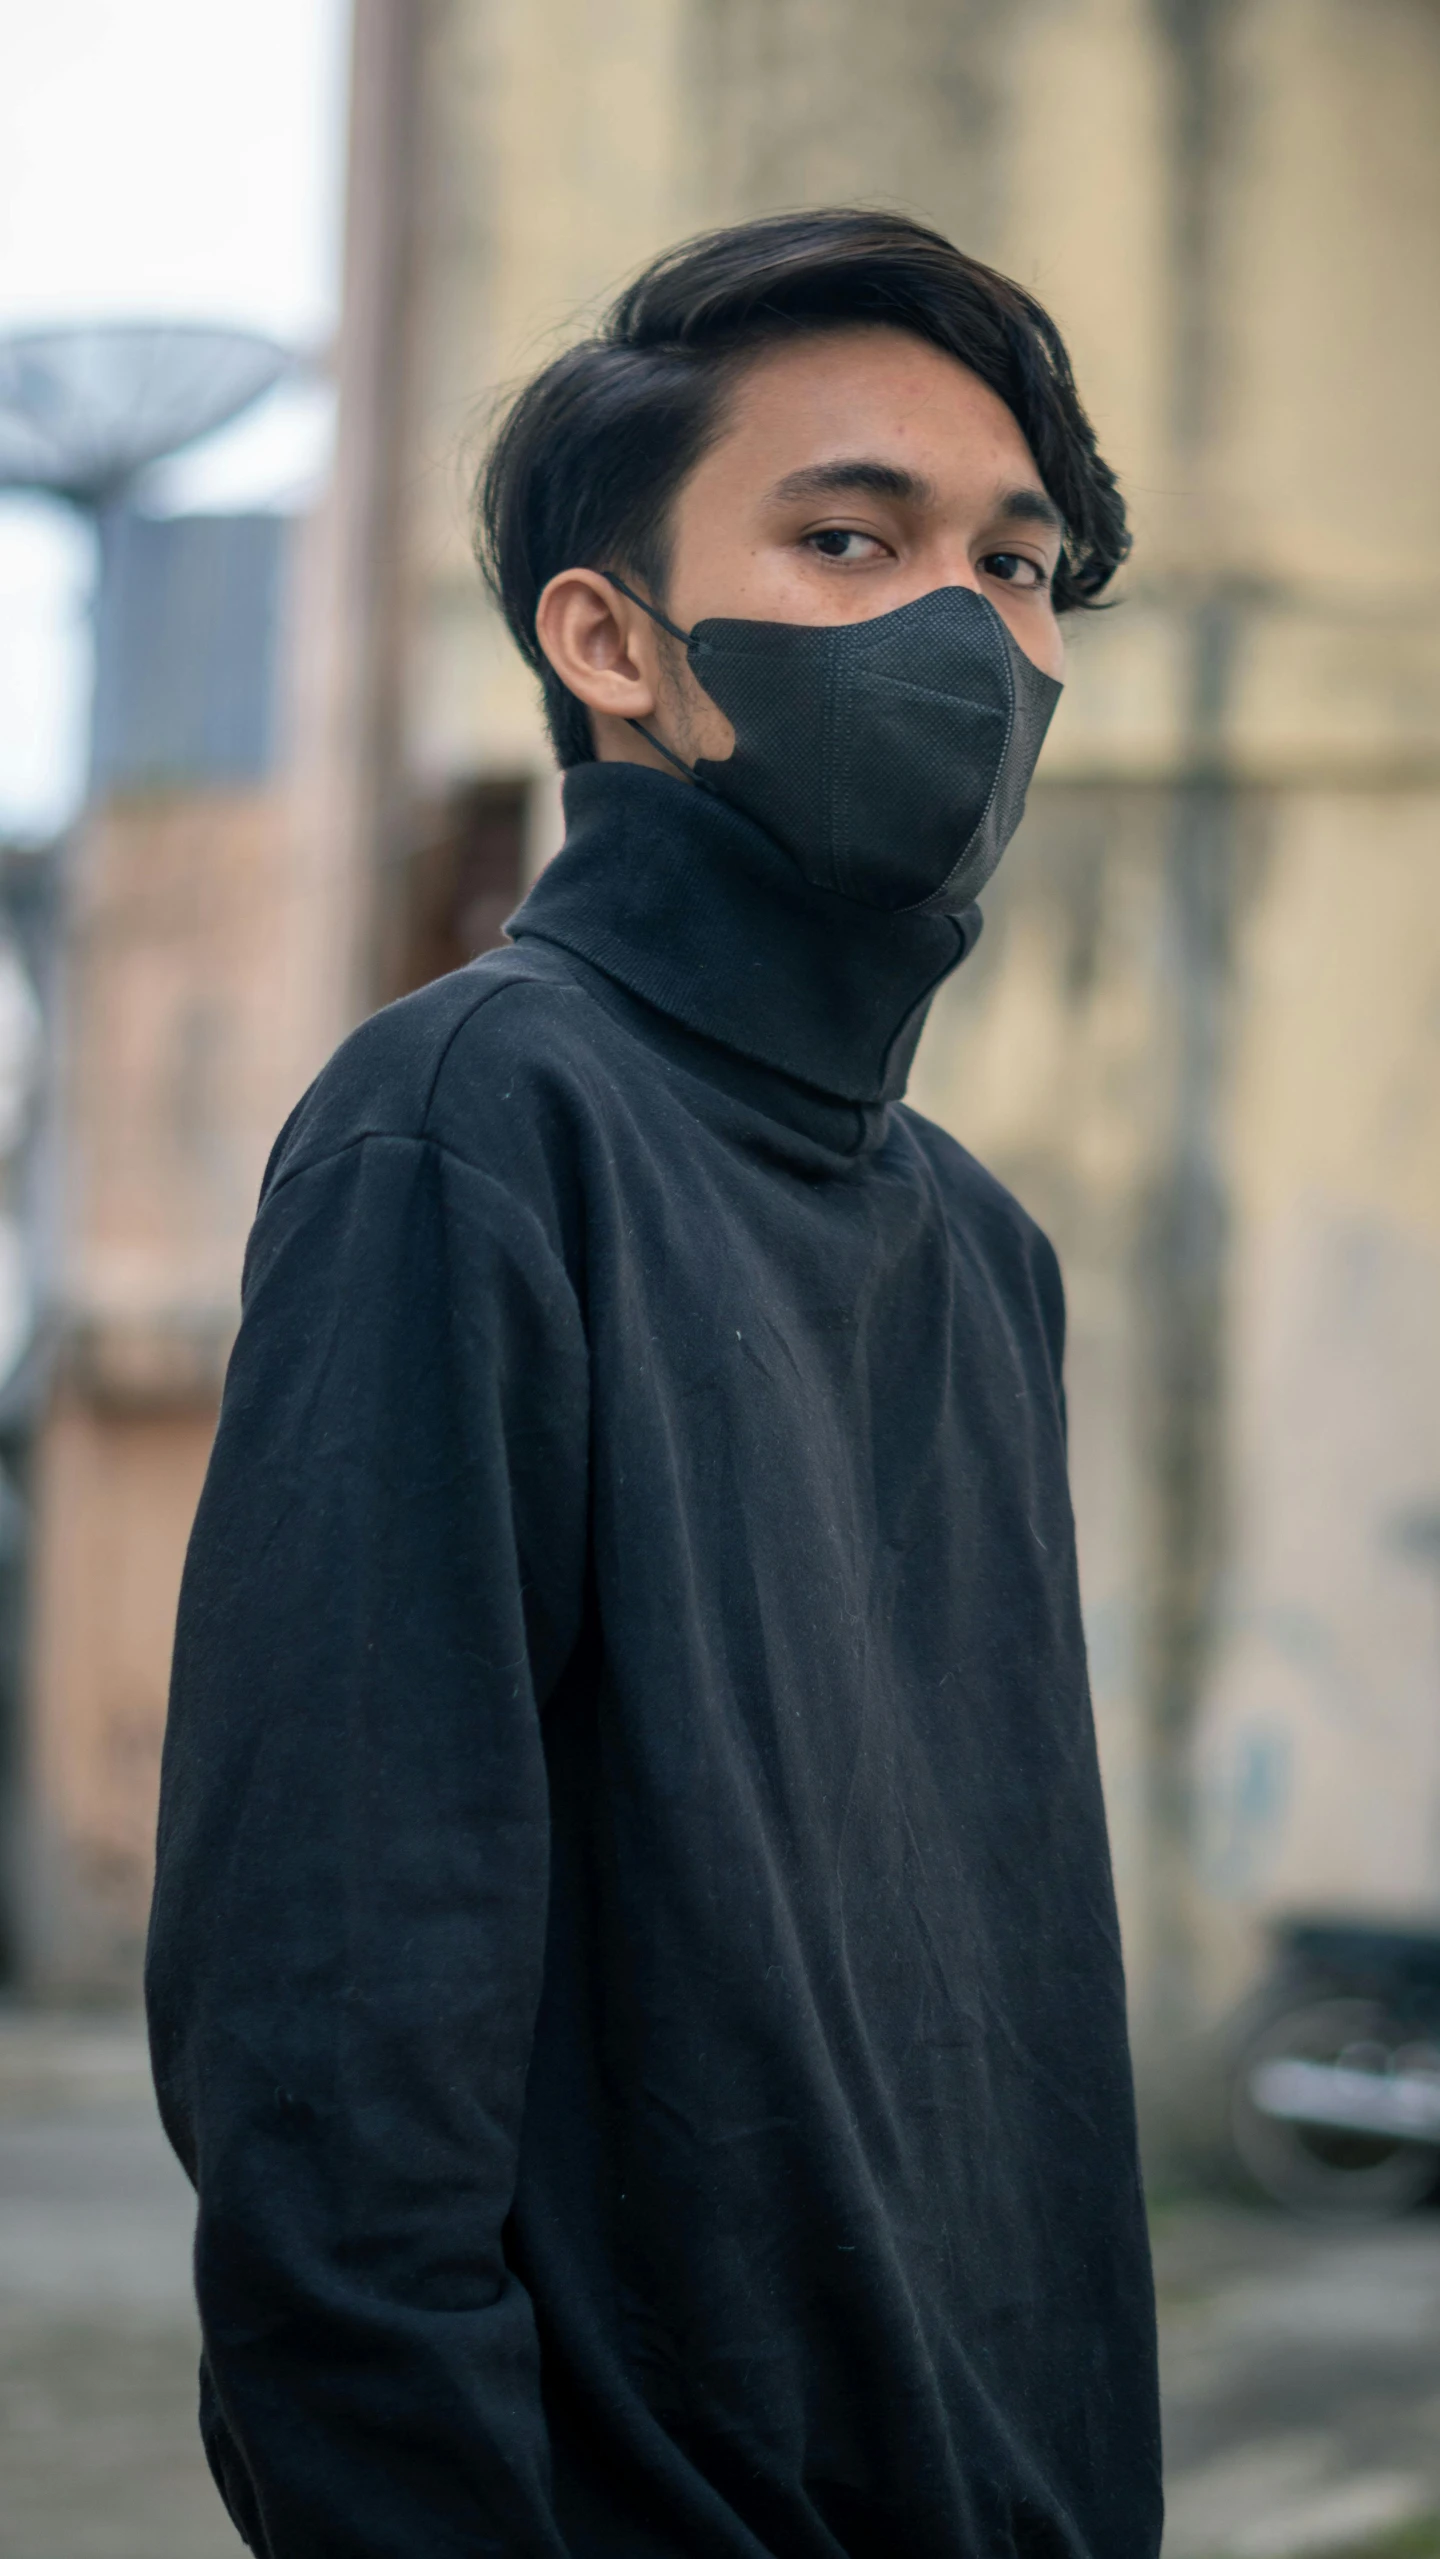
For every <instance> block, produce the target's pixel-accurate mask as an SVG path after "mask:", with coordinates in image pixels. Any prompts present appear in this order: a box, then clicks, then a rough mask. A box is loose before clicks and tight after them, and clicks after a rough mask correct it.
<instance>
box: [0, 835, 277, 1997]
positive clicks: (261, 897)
mask: <svg viewBox="0 0 1440 2559" xmlns="http://www.w3.org/2000/svg"><path fill="white" fill-rule="evenodd" d="M313 905H314V881H313V878H312V876H311V874H310V872H309V870H308V869H307V866H306V864H305V862H304V861H303V859H301V858H300V847H299V846H298V844H297V841H296V833H295V818H294V811H293V809H292V807H291V805H290V803H289V800H288V798H287V795H286V792H285V791H284V790H283V789H279V788H272V789H256V790H251V791H243V792H242V791H235V792H218V791H212V792H200V791H188V792H173V793H168V794H158V795H154V796H147V797H136V798H131V799H129V800H124V801H112V802H110V803H109V804H108V805H106V806H104V807H102V808H101V809H100V810H99V811H97V812H96V814H95V816H94V817H93V818H92V820H91V821H90V823H89V825H88V826H87V828H86V829H85V831H84V834H83V836H82V838H81V840H80V842H79V844H78V845H77V847H76V859H75V862H74V865H73V879H72V884H71V893H70V898H69V907H68V917H67V933H66V966H65V1026H64V1027H65V1036H64V1044H63V1045H64V1059H63V1093H62V1107H61V1113H60V1117H61V1123H62V1127H63V1134H64V1143H63V1148H62V1152H61V1161H60V1167H59V1169H60V1174H61V1200H60V1216H61V1232H60V1235H59V1236H58V1238H57V1246H58V1268H57V1271H56V1275H55V1276H56V1302H55V1304H54V1306H53V1309H52V1314H51V1327H52V1334H53V1341H52V1383H51V1392H50V1396H49V1399H48V1402H47V1406H46V1410H45V1413H44V1415H43V1419H42V1425H41V1430H40V1438H39V1446H38V1451H37V1462H36V1466H35V1535H34V1545H33V1552H34V1556H35V1569H34V1574H33V1583H32V1590H31V1604H30V1620H31V1642H30V1676H29V1682H28V1687H29V1699H28V1703H29V1718H28V1740H27V1747H26V1752H25V1765H24V1768H23V1771H22V1784H23V1797H22V1806H21V1815H22V1818H21V1821H20V1823H19V1825H18V1829H19V1835H20V1841H21V1873H20V1876H19V1879H18V1882H19V1891H18V1894H17V1896H16V1899H17V1903H18V1908H17V1919H18V1923H19V1941H20V1954H21V1960H22V1964H23V1968H24V1973H25V1977H26V1979H27V1981H28V1983H29V1985H30V1986H31V1987H32V1988H43V1989H46V1990H49V1991H52V1992H54V1991H80V1992H84V1993H86V1994H89V1995H98V1994H107V1993H111V1992H127V1991H132V1990H133V1988H134V1984H135V1981H136V1977H137V1971H138V1962H139V1953H140V1947H141V1944H142V1942H143V1936H144V1926H145V1915H146V1910H147V1906H148V1901H149V1891H150V1869H151V1853H152V1845H153V1837H154V1825H155V1794H156V1783H157V1777H158V1769H159V1757H160V1743H161V1737H162V1734H163V1730H164V1722H165V1698H166V1689H167V1685H168V1676H169V1657H170V1644H171V1638H172V1634H173V1630H174V1620H175V1600H176V1594H177V1591H178V1588H179V1581H180V1569H181V1564H182V1561H183V1557H184V1551H185V1543H186V1539H187V1537H188V1535H189V1531H190V1522H191V1519H192V1517H193V1514H194V1508H195V1503H196V1499H197V1497H198V1494H199V1490H200V1484H201V1480H202V1477H203V1474H204V1468H205V1461H206V1457H207V1455H208V1452H209V1446H210V1440H211V1435H212V1433H213V1430H214V1424H215V1415H216V1410H217V1406H218V1398H219V1389H220V1381H221V1377H222V1374H223V1368H224V1361H225V1357H226V1353H227V1351H228V1348H229V1343H230V1339H231V1337H232V1334H233V1331H234V1326H235V1320H236V1314H237V1309H238V1286H239V1274H240V1261H241V1256H242V1253H243V1250H244V1242H245V1235H246V1231H247V1229H248V1226H249V1223H250V1219H251V1216H252V1214H253V1211H254V1204H255V1197H256V1193H257V1191H258V1189H259V1183H260V1175H261V1172H262V1170H263V1167H264V1162H265V1157H266V1155H267V1154H268V1152H269V1148H270V1145H271V1143H272V1141H273V1139H274V1135H275V1132H276V1130H277V1128H278V1127H279V1125H280V1122H281V1120H282V1119H283V1118H284V1117H285V1115H286V1113H287V1112H288V1110H289V1109H290V1107H291V1105H292V1103H293V1102H294V1100H295V1097H296V1095H297V1093H298V1092H299V1090H300V1089H301V1088H302V1086H303V1084H304V1082H305V1081H306V1079H307V1076H308V1074H309V1073H310V1072H311V1071H313V1067H314V1065H315V1064H316V1063H317V1062H318V1059H317V1057H316V1055H315V1053H314V1028H315V1016H316V1013H317V1010H318V1007H317V1000H316V988H315V985H314V983H313V978H312V975H311V971H310V968H309V965H308V963H309V959H310V954H311V937H312V935H313V931H314V916H313V912H312V910H313Z"/></svg>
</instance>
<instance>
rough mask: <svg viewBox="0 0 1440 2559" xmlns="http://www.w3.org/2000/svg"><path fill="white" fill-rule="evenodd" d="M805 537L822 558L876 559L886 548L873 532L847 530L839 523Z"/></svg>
mask: <svg viewBox="0 0 1440 2559" xmlns="http://www.w3.org/2000/svg"><path fill="white" fill-rule="evenodd" d="M805 539H806V541H807V543H808V544H809V546H810V548H811V550H813V551H815V552H817V553H818V555H819V557H820V558H821V559H822V560H848V561H854V560H869V559H875V558H878V557H879V555H880V554H881V552H883V550H884V548H885V545H884V543H883V542H879V541H877V540H876V538H875V536H874V534H873V533H851V532H847V531H846V529H845V527H844V526H843V525H839V524H831V525H827V526H826V528H825V530H824V532H823V533H807V534H806V536H805Z"/></svg>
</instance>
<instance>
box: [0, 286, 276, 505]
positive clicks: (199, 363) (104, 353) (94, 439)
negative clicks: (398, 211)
mask: <svg viewBox="0 0 1440 2559" xmlns="http://www.w3.org/2000/svg"><path fill="white" fill-rule="evenodd" d="M292 363H293V358H292V357H291V356H290V355H289V354H288V353H287V352H286V350H285V349H284V348H283V347H279V346H276V345H275V344H274V343H273V341H272V340H271V339H269V338H262V337H258V336H256V335H254V334H253V333H252V332H251V331H249V330H247V329H210V328H201V327H191V326H188V325H185V324H183V323H166V324H163V325H152V324H149V323H146V322H141V321H108V322H103V323H97V324H96V325H95V326H93V327H89V328H65V329H44V330H34V331H26V332H23V333H16V334H13V335H7V336H3V337H0V488H8V489H48V490H51V491H53V492H54V494H55V495H57V496H59V497H66V498H70V499H71V500H73V502H74V503H75V504H76V505H78V506H85V507H99V506H101V505H102V504H104V503H105V502H106V501H107V500H109V499H112V498H114V497H117V496H118V495H119V494H120V493H121V491H122V490H123V489H124V487H125V485H126V483H127V481H129V480H131V479H133V478H134V476H135V474H136V472H137V471H141V470H143V469H144V468H145V466H146V464H147V463H150V462H158V461H160V460H161V458H162V457H163V456H164V455H165V454H167V453H175V452H177V451H178V450H179V448H180V447H181V445H185V444H193V443H194V441H195V439H196V437H197V436H202V435H208V434H209V433H210V432H211V430H212V429H213V428H215V427H220V426H224V425H226V424H227V423H228V421H229V420H230V419H231V418H234V417H238V416H239V414H240V411H241V410H242V409H248V408H249V407H250V404H251V402H252V401H254V400H258V399H259V398H260V396H261V393H262V392H265V391H268V390H270V389H271V388H272V387H273V385H274V384H275V383H276V382H278V381H279V380H280V377H281V375H282V374H284V373H286V372H288V371H289V370H290V367H291V365H292Z"/></svg>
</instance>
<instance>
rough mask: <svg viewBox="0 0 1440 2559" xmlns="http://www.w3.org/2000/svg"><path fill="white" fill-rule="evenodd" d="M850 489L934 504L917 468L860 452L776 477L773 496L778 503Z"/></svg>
mask: <svg viewBox="0 0 1440 2559" xmlns="http://www.w3.org/2000/svg"><path fill="white" fill-rule="evenodd" d="M847 489H864V490H865V491H866V492H867V494H868V495H869V496H870V497H872V498H898V499H899V500H900V503H901V504H902V505H905V506H932V505H933V504H934V500H935V491H934V488H933V486H932V485H931V483H930V481H929V480H926V479H923V478H922V477H921V475H920V473H919V472H918V471H906V470H902V468H901V466H900V465H899V463H897V462H876V461H872V460H870V459H869V458H868V457H867V456H866V455H864V454H859V455H856V456H855V457H854V459H853V460H845V461H841V462H811V463H808V464H807V465H806V466H805V468H804V469H803V470H800V471H789V472H787V473H786V475H785V478H784V479H783V480H777V481H776V483H775V486H774V488H773V489H772V490H771V492H770V495H771V497H772V499H774V500H775V501H776V502H777V503H778V504H779V505H781V506H784V505H787V504H788V503H789V502H790V500H792V499H794V498H833V497H842V496H843V495H844V493H845V491H846V490H847Z"/></svg>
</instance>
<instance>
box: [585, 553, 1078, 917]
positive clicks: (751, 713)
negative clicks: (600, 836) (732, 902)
mask: <svg viewBox="0 0 1440 2559" xmlns="http://www.w3.org/2000/svg"><path fill="white" fill-rule="evenodd" d="M605 575H606V576H607V577H608V578H609V579H610V583H611V585H612V586H616V587H618V588H619V590H620V592H621V594H622V595H627V596H629V598H630V601H631V603H632V604H638V605H639V606H640V608H641V610H642V612H645V613H648V614H649V615H650V618H651V620H652V621H654V622H658V623H659V624H660V625H661V627H662V629H664V630H666V631H668V632H670V634H671V635H672V637H673V638H675V639H677V640H680V641H682V642H683V643H684V647H685V652H686V655H687V657H688V658H689V661H690V666H691V669H692V671H693V673H694V676H695V680H696V682H697V683H698V684H699V685H700V686H702V688H703V689H704V691H705V692H706V693H708V694H709V696H710V699H711V701H712V702H714V703H716V704H718V706H719V708H720V709H721V710H722V711H723V712H724V713H725V715H726V718H727V719H728V720H729V721H730V723H731V725H732V727H733V729H734V731H735V752H734V754H733V755H732V756H730V757H728V758H727V759H726V761H725V762H724V763H718V764H717V763H715V762H713V761H712V760H710V759H709V758H703V759H702V760H701V761H699V762H698V763H696V764H694V765H690V764H684V763H682V762H681V759H680V757H679V756H678V755H673V754H671V751H670V749H669V747H668V746H666V745H665V744H664V741H663V740H662V739H660V738H658V737H652V736H651V733H650V731H649V730H648V729H647V728H645V727H643V726H642V724H641V722H640V721H638V720H636V721H634V722H632V724H631V725H632V726H633V727H635V728H637V729H639V730H640V734H641V736H642V737H644V738H648V739H649V741H650V744H651V745H652V746H655V747H658V748H659V750H660V753H661V754H662V755H663V756H665V757H666V758H667V759H668V761H669V762H670V763H671V764H673V765H675V766H676V767H677V769H678V770H679V771H680V772H682V773H685V774H688V775H689V777H690V779H691V781H693V782H698V783H700V784H701V786H702V788H704V789H705V790H707V791H713V792H714V793H715V794H716V796H717V797H718V798H720V799H722V800H728V801H729V802H730V803H731V805H732V807H734V808H737V809H741V810H743V811H744V813H745V815H746V816H747V817H751V818H753V819H754V820H755V822H756V824H757V825H758V826H763V827H764V829H765V831H766V833H767V834H768V835H771V836H773V837H774V838H775V840H776V841H777V843H780V844H782V845H783V846H784V847H785V850H786V852H787V853H788V854H789V855H790V856H791V859H792V860H793V861H794V862H795V863H796V864H797V865H798V867H799V869H800V870H801V871H802V872H803V873H804V875H805V878H806V879H807V880H810V881H812V882H813V883H814V885H815V886H816V887H817V888H824V889H834V890H835V891H837V892H838V894H839V895H840V896H841V897H850V898H855V899H857V900H858V901H859V903H860V904H861V905H862V906H876V907H883V908H888V909H890V910H891V911H893V910H895V909H897V908H908V909H911V910H914V909H917V908H918V909H919V910H921V911H922V912H924V913H926V914H930V915H955V914H958V913H959V911H960V909H961V908H962V907H965V906H969V905H970V904H971V903H972V902H973V900H974V899H975V898H976V897H977V896H978V895H979V893H980V891H981V889H983V887H984V886H985V883H986V881H987V880H988V879H989V877H990V875H991V873H992V872H993V870H994V868H995V865H996V863H997V862H998V861H999V859H1000V856H1001V854H1002V853H1003V852H1004V850H1005V847H1006V845H1007V844H1008V843H1009V841H1010V838H1011V836H1012V835H1013V834H1014V832H1015V829H1016V827H1017V826H1018V825H1019V823H1020V820H1021V818H1022V816H1023V815H1024V811H1025V793H1026V790H1027V788H1028V787H1029V782H1030V776H1031V774H1032V773H1033V772H1034V770H1035V760H1036V757H1037V756H1038V755H1039V752H1040V748H1041V745H1042V743H1043V740H1044V736H1045V732H1046V730H1047V728H1048V727H1049V725H1050V720H1051V715H1052V713H1053V712H1054V709H1055V705H1056V703H1057V702H1058V701H1059V699H1060V686H1059V685H1058V684H1057V683H1056V682H1055V679H1054V677H1053V676H1049V675H1042V674H1041V672H1040V669H1039V668H1038V667H1037V666H1032V664H1031V662H1030V660H1029V658H1027V657H1026V655H1025V652H1024V650H1023V649H1019V648H1017V647H1016V645H1015V642H1014V641H1013V640H1012V639H1011V637H1010V634H1009V632H1008V631H1007V630H1006V628H1005V625H1004V623H1003V622H1002V621H1001V619H1000V616H999V614H998V613H997V612H996V610H995V608H994V606H993V605H992V604H990V603H988V602H987V601H986V599H985V597H984V596H981V595H976V594H975V593H974V592H973V590H972V589H971V588H969V587H958V586H942V587H937V588H936V590H935V592H934V593H933V594H932V595H922V596H920V597H919V598H918V599H917V601H916V602H915V603H914V604H902V605H901V606H900V607H899V608H898V610H897V611H895V612H893V613H880V614H877V615H876V616H875V618H874V620H873V621H870V622H846V623H840V624H832V623H822V624H819V625H812V624H810V623H798V622H729V621H709V622H697V623H696V625H695V628H694V630H693V631H682V630H680V629H678V628H677V626H676V624H675V623H673V622H671V621H668V620H667V619H666V617H665V615H664V614H663V613H658V612H657V611H656V610H655V607H654V606H653V605H651V604H647V603H646V602H645V598H644V597H643V595H636V594H635V593H634V590H633V589H632V588H630V587H628V586H626V585H625V583H624V581H623V579H621V578H618V577H616V576H614V574H613V573H612V572H611V571H610V570H608V569H607V570H606V572H605Z"/></svg>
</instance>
